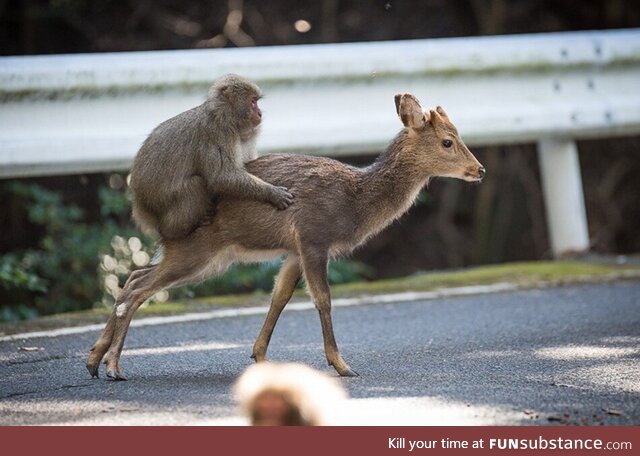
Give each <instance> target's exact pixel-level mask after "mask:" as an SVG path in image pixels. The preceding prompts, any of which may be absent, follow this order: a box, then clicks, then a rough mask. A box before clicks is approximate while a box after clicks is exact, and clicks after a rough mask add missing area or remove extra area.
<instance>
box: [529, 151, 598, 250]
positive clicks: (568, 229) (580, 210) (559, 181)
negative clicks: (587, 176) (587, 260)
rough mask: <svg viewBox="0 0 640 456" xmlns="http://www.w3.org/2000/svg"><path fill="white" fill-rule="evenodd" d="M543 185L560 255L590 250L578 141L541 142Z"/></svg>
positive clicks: (552, 236) (554, 246) (553, 243)
mask: <svg viewBox="0 0 640 456" xmlns="http://www.w3.org/2000/svg"><path fill="white" fill-rule="evenodd" d="M538 157H539V162H540V171H541V175H542V189H543V192H544V199H545V205H546V212H547V226H548V229H549V237H550V239H551V249H552V250H553V255H554V256H555V257H556V258H557V257H560V256H563V255H566V254H569V253H579V252H585V251H587V250H589V230H588V225H587V215H586V211H585V207H584V197H583V192H582V178H581V176H580V163H579V159H578V148H577V147H576V143H575V141H572V140H565V139H562V140H558V139H544V140H541V141H539V142H538Z"/></svg>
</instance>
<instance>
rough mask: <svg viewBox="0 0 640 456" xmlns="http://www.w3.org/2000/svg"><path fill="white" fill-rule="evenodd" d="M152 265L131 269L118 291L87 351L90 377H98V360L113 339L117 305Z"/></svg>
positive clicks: (149, 270) (147, 272)
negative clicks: (108, 312) (98, 335)
mask: <svg viewBox="0 0 640 456" xmlns="http://www.w3.org/2000/svg"><path fill="white" fill-rule="evenodd" d="M154 267H155V266H148V267H146V268H143V269H138V270H136V271H133V272H132V273H131V274H130V275H129V278H128V279H127V282H126V283H125V285H124V287H123V288H122V292H121V293H120V296H119V297H118V299H117V300H116V302H115V304H114V305H113V311H112V312H111V315H110V316H109V320H107V324H106V325H105V327H104V329H103V330H102V333H101V334H100V337H98V340H97V341H96V343H95V344H94V345H93V347H91V350H90V351H89V356H88V358H87V364H86V366H87V370H88V371H89V373H90V374H91V377H96V378H97V377H98V371H99V367H100V361H102V357H103V356H104V354H105V353H106V352H107V350H108V349H109V346H110V345H111V340H112V339H113V330H114V328H115V324H116V319H117V316H116V313H117V309H118V306H119V305H120V304H122V303H123V302H124V300H126V297H127V295H128V294H129V293H130V292H131V289H132V287H135V286H136V283H138V282H139V281H140V280H141V279H143V278H144V277H145V276H146V275H147V274H149V273H150V272H151V270H152V269H153V268H154Z"/></svg>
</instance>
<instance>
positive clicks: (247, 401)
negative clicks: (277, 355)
mask: <svg viewBox="0 0 640 456" xmlns="http://www.w3.org/2000/svg"><path fill="white" fill-rule="evenodd" d="M233 393H234V396H235V399H236V402H237V403H238V405H239V406H240V408H241V409H242V411H243V413H244V414H245V416H246V417H247V418H249V420H250V422H251V424H252V425H253V426H327V425H332V424H336V423H334V421H335V420H336V419H337V418H338V417H339V416H340V415H341V413H340V412H341V411H342V409H343V408H344V405H345V403H346V400H347V398H348V395H347V392H346V390H345V389H344V387H343V386H342V384H341V383H339V382H337V381H336V380H335V379H334V378H331V377H329V376H328V375H326V374H324V373H323V372H320V371H317V370H315V369H313V368H311V367H309V366H306V365H304V364H297V363H274V362H268V361H267V362H260V363H257V364H254V365H252V366H250V367H248V368H247V369H246V370H245V371H244V372H243V373H242V375H240V377H239V378H238V379H237V380H236V382H235V383H234V385H233Z"/></svg>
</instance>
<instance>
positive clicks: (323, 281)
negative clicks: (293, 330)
mask: <svg viewBox="0 0 640 456" xmlns="http://www.w3.org/2000/svg"><path fill="white" fill-rule="evenodd" d="M327 263H328V259H327V256H326V253H320V252H303V253H302V267H303V269H304V277H305V279H306V281H307V286H308V287H309V291H310V293H311V296H312V297H313V303H314V304H315V306H316V309H318V313H319V314H320V324H321V325H322V337H323V339H324V352H325V355H326V356H327V361H328V362H329V365H331V366H333V367H334V368H335V370H336V371H337V372H338V374H340V375H341V376H343V377H357V376H358V374H357V373H356V372H355V371H354V370H353V369H351V368H350V367H349V365H348V364H347V363H346V361H345V360H344V359H343V358H342V356H341V355H340V352H339V351H338V345H337V343H336V338H335V336H334V334H333V323H332V321H331V291H330V289H329V282H328V280H327Z"/></svg>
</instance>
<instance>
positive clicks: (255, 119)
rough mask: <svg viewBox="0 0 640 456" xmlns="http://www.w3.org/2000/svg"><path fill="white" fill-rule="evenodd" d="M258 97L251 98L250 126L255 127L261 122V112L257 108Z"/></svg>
mask: <svg viewBox="0 0 640 456" xmlns="http://www.w3.org/2000/svg"><path fill="white" fill-rule="evenodd" d="M258 100H259V98H258V97H253V98H251V125H253V126H254V127H257V126H258V125H260V122H262V111H261V110H260V108H259V107H258Z"/></svg>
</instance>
